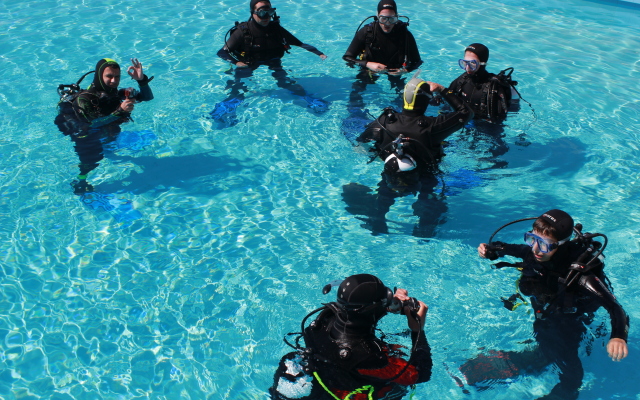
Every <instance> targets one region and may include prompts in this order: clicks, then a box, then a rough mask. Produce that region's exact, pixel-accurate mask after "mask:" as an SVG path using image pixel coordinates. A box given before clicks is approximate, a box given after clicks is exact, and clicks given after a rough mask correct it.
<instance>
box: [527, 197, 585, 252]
mask: <svg viewBox="0 0 640 400" xmlns="http://www.w3.org/2000/svg"><path fill="white" fill-rule="evenodd" d="M572 234H573V218H571V216H570V215H569V214H567V213H566V212H564V211H562V210H549V211H547V212H546V213H544V214H542V215H541V216H539V217H538V219H536V220H535V222H534V223H533V229H532V230H531V232H527V233H525V235H524V240H525V242H526V243H527V244H528V245H529V246H531V251H533V255H534V256H535V257H536V260H537V261H540V262H544V261H549V260H550V259H551V258H552V257H553V255H554V254H555V253H556V251H557V250H558V247H560V246H561V245H563V244H565V243H566V242H568V241H569V240H570V239H571V236H572Z"/></svg>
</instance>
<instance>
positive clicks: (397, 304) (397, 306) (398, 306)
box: [387, 297, 420, 314]
mask: <svg viewBox="0 0 640 400" xmlns="http://www.w3.org/2000/svg"><path fill="white" fill-rule="evenodd" d="M405 307H409V311H410V312H411V313H412V314H413V313H417V312H418V311H419V310H420V302H419V301H418V299H416V298H415V297H411V298H409V299H408V300H400V299H398V298H397V297H394V298H393V301H392V302H391V305H390V306H389V307H388V308H387V310H388V311H389V312H392V313H400V314H404V308H405Z"/></svg>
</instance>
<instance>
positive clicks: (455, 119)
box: [357, 90, 473, 172]
mask: <svg viewBox="0 0 640 400" xmlns="http://www.w3.org/2000/svg"><path fill="white" fill-rule="evenodd" d="M442 98H444V100H446V101H447V103H449V105H450V106H451V107H452V108H453V112H449V113H445V114H440V115H438V116H437V117H427V116H425V115H424V113H420V112H415V111H409V110H405V109H403V110H402V112H401V113H397V112H391V113H389V112H383V113H382V115H380V116H379V117H378V119H377V120H376V121H373V122H371V123H370V124H369V126H368V127H367V129H366V130H365V131H364V133H363V134H362V135H360V137H359V138H358V139H357V140H358V141H359V142H368V141H372V140H375V142H376V143H375V150H376V151H377V152H378V154H379V156H380V158H381V159H382V160H383V161H384V160H385V159H386V158H387V157H388V156H389V155H390V154H391V153H392V152H393V146H392V145H391V143H392V142H393V141H394V140H395V139H396V138H397V137H398V136H399V135H402V136H403V137H405V138H409V139H410V140H409V141H408V142H405V143H404V145H403V151H405V152H406V153H408V154H409V155H410V156H412V157H413V159H414V160H415V161H416V162H417V164H418V169H419V170H421V171H422V172H424V171H427V170H429V169H431V168H433V167H435V164H436V163H437V162H438V161H439V160H440V158H441V156H442V154H443V151H442V142H443V141H444V140H445V139H446V138H447V137H449V136H450V135H451V134H452V133H454V132H455V131H457V130H460V129H462V127H464V125H465V124H466V123H467V122H468V121H469V120H470V119H471V118H473V112H472V111H471V109H470V108H469V107H468V106H467V105H465V103H463V102H462V101H461V100H460V99H459V98H457V97H456V96H455V95H454V94H453V93H451V92H450V91H448V90H445V91H443V92H442Z"/></svg>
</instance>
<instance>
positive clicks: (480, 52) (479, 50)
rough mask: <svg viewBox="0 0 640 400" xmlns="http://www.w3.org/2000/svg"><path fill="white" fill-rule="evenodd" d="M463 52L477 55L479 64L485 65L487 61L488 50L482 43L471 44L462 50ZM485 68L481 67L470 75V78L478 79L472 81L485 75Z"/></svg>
mask: <svg viewBox="0 0 640 400" xmlns="http://www.w3.org/2000/svg"><path fill="white" fill-rule="evenodd" d="M464 51H465V53H466V52H467V51H470V52H472V53H473V54H475V55H477V56H478V59H479V60H480V62H481V63H486V62H487V61H489V48H487V46H485V45H483V44H482V43H471V44H470V45H468V46H467V48H466V49H464ZM485 68H486V66H485V65H481V66H480V68H478V70H477V71H476V72H475V73H474V74H471V76H472V77H475V76H478V78H476V79H474V80H477V79H480V76H482V75H484V74H486V73H487V71H486V69H485Z"/></svg>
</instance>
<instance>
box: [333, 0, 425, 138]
mask: <svg viewBox="0 0 640 400" xmlns="http://www.w3.org/2000/svg"><path fill="white" fill-rule="evenodd" d="M369 18H373V22H371V23H369V24H367V25H365V26H364V27H363V28H362V29H360V27H358V30H357V31H356V34H355V36H354V38H353V40H352V41H351V44H350V45H349V48H348V49H347V51H346V53H344V56H342V59H343V60H345V61H346V62H347V65H349V66H350V67H352V68H353V67H355V66H356V65H358V66H359V68H360V71H359V72H358V74H357V75H356V79H355V81H354V82H353V85H352V90H351V94H350V95H349V106H348V111H349V114H350V118H357V119H360V120H363V119H365V118H364V115H363V112H364V111H363V110H364V100H363V98H362V92H364V91H365V90H366V88H367V85H371V84H374V83H375V82H376V81H377V80H378V79H379V78H380V74H387V78H388V79H389V83H390V84H391V87H392V88H395V89H396V92H398V93H401V91H402V88H403V87H404V85H405V79H404V77H403V75H404V74H405V73H407V72H411V71H413V70H415V69H416V68H418V67H419V66H420V65H421V64H422V60H421V59H420V53H419V51H418V45H417V44H416V40H415V38H414V37H413V34H411V32H409V29H408V26H409V21H408V20H409V18H408V17H405V16H399V15H398V7H397V5H396V2H395V1H394V0H381V1H380V2H379V3H378V14H377V16H371V17H367V18H365V20H364V21H362V23H361V24H360V26H362V24H364V22H366V21H367V20H368V19H369ZM400 18H406V19H407V22H403V21H401V20H400ZM347 124H348V122H347ZM345 134H347V135H348V133H345Z"/></svg>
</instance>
